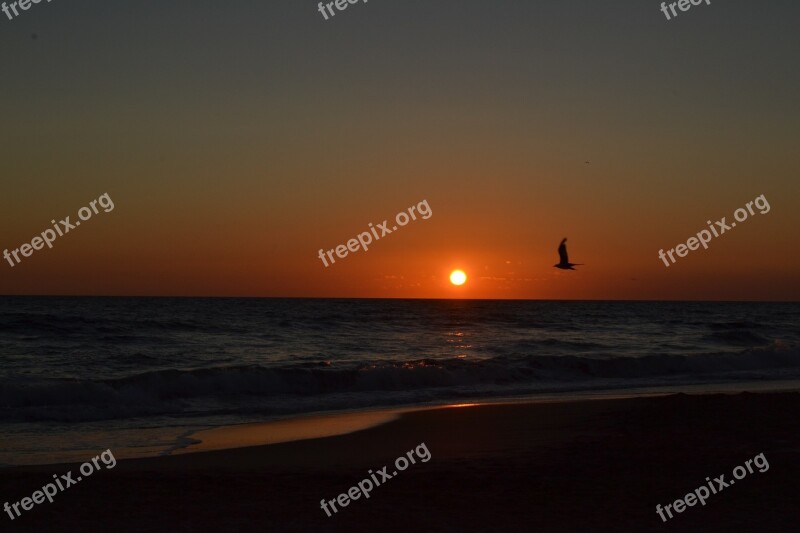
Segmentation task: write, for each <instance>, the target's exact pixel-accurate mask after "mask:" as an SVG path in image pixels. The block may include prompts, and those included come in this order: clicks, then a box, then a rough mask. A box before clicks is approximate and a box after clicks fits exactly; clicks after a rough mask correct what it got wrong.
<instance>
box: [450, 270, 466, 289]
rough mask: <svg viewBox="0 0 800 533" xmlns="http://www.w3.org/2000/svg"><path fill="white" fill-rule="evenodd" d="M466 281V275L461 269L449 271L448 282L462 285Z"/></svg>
mask: <svg viewBox="0 0 800 533" xmlns="http://www.w3.org/2000/svg"><path fill="white" fill-rule="evenodd" d="M466 281H467V275H466V274H465V273H464V271H463V270H453V271H452V272H450V283H452V284H453V285H463V284H464V283H465V282H466Z"/></svg>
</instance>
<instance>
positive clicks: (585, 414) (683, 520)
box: [0, 393, 800, 531]
mask: <svg viewBox="0 0 800 533" xmlns="http://www.w3.org/2000/svg"><path fill="white" fill-rule="evenodd" d="M798 408H800V394H797V393H763V394H752V393H740V394H713V395H686V394H677V395H665V396H657V397H647V398H627V399H613V400H591V401H574V402H549V403H515V404H497V405H491V404H489V405H467V406H461V407H446V408H439V409H426V410H421V411H411V412H406V413H403V414H402V415H400V416H399V417H397V418H396V419H394V420H392V421H388V422H386V423H383V424H381V425H378V426H376V427H372V428H369V429H365V430H362V431H356V432H354V433H349V434H345V435H337V436H331V437H326V438H319V439H311V440H301V441H294V442H286V443H280V444H273V445H268V446H254V447H246V448H238V449H229V450H220V451H211V452H202V453H189V454H183V455H175V456H170V457H159V458H150V459H135V460H128V461H120V462H119V464H117V466H116V467H115V468H114V469H112V470H107V471H103V472H100V473H97V474H95V475H94V476H93V477H92V478H91V480H85V481H83V482H81V483H80V484H77V485H75V486H73V487H71V488H69V490H67V491H65V492H63V493H61V494H59V495H58V497H57V499H56V500H55V502H54V503H52V504H50V503H46V502H45V503H44V504H43V505H37V506H35V507H34V509H33V510H31V511H28V512H26V513H24V515H23V516H22V517H20V518H17V519H15V520H14V522H13V524H12V523H11V522H10V521H9V522H6V526H7V527H8V526H11V529H10V530H12V531H42V530H48V531H74V530H110V531H255V530H264V529H267V530H275V531H308V530H315V531H320V530H321V531H345V530H347V531H375V530H389V531H408V530H420V531H520V530H526V531H527V530H537V531H598V530H600V531H602V530H608V531H611V530H614V531H662V530H665V529H666V528H670V529H674V530H677V531H710V530H738V531H752V530H755V529H758V530H759V531H792V530H793V526H796V523H797V516H798V515H797V509H798V503H800V501H799V500H800V498H799V497H798V492H797V489H796V485H795V483H796V479H797V476H798V474H800V443H799V442H798V437H799V436H800V421H799V420H798V417H797V414H796V413H797V410H798ZM420 443H425V445H426V446H427V449H428V450H430V456H431V457H430V460H429V461H427V462H424V463H423V462H420V461H417V462H416V464H412V465H410V466H408V467H407V469H406V470H404V471H402V472H398V473H397V474H396V476H394V477H392V479H390V480H388V481H384V483H383V484H381V485H380V486H378V487H375V488H374V489H373V490H372V492H371V494H370V497H369V498H368V499H365V498H363V497H362V498H360V499H358V500H356V501H350V503H349V505H348V506H347V507H346V508H343V509H339V510H338V512H336V513H334V514H333V515H332V516H331V517H328V516H327V515H326V513H325V512H324V511H323V510H322V509H321V507H320V500H321V499H323V498H324V499H326V500H331V499H334V498H336V497H337V495H339V494H341V493H343V492H345V491H347V489H348V488H350V487H352V486H354V485H356V484H357V483H358V482H359V481H361V480H362V479H364V478H366V477H368V470H374V471H377V470H378V469H380V468H382V467H383V466H384V465H389V466H390V468H389V471H390V472H391V471H392V470H393V467H392V465H393V461H394V460H395V458H396V457H398V456H401V455H404V454H405V453H406V451H408V450H413V449H414V448H415V447H417V446H418V445H420ZM761 453H763V454H764V456H765V457H766V459H767V460H768V462H769V468H768V469H767V470H766V471H765V472H763V473H762V472H760V471H758V470H756V471H755V472H754V473H751V474H748V475H747V476H746V477H745V478H744V479H742V480H740V481H739V483H738V484H736V485H735V486H730V487H729V488H726V489H724V490H722V491H720V492H719V493H717V494H714V495H713V496H711V497H710V498H709V499H708V501H706V502H705V505H704V506H700V505H695V506H694V507H689V508H687V509H685V510H684V511H683V512H682V513H681V514H677V513H676V514H675V517H674V518H672V519H670V520H668V521H667V522H666V523H664V522H663V521H662V519H660V518H659V515H658V514H657V513H656V505H657V504H661V505H666V504H668V503H671V502H672V501H674V500H676V499H678V498H682V497H684V495H686V494H687V493H690V492H692V491H694V490H695V488H696V487H698V486H700V485H702V484H705V483H706V481H705V478H706V477H709V478H716V477H717V476H719V475H720V474H723V473H725V474H726V479H730V478H731V477H732V476H731V473H730V472H731V471H732V469H734V468H735V467H736V466H737V465H741V464H744V463H745V461H746V460H748V459H750V458H752V457H754V456H756V455H757V454H761ZM70 468H72V469H73V470H74V469H75V466H74V465H72V466H70V465H47V466H35V467H18V468H12V469H6V470H4V471H3V475H2V479H1V480H0V494H2V497H3V498H4V501H5V500H17V499H19V498H22V497H23V496H26V495H30V494H31V493H32V492H33V491H35V490H37V489H38V488H40V487H41V486H42V485H43V484H44V483H46V482H47V481H48V480H49V478H51V476H52V475H53V474H55V473H61V472H65V471H67V470H68V469H70ZM5 520H9V519H8V517H7V516H6V518H5Z"/></svg>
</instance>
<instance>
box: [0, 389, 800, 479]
mask: <svg viewBox="0 0 800 533" xmlns="http://www.w3.org/2000/svg"><path fill="white" fill-rule="evenodd" d="M743 392H744V393H747V392H749V393H783V392H800V381H798V380H781V381H751V382H733V383H731V382H723V383H713V384H708V383H704V384H688V385H663V386H651V387H639V386H635V387H632V388H630V389H619V388H613V389H611V388H610V389H591V390H578V391H574V390H571V391H565V392H546V393H541V394H536V395H530V394H525V395H519V396H497V397H490V398H486V397H483V398H482V397H465V398H462V399H460V400H458V401H444V400H442V401H435V402H430V403H422V404H420V403H417V404H401V405H397V406H377V407H364V408H354V409H342V410H326V411H316V412H309V413H299V414H292V415H287V416H284V417H280V418H276V419H272V420H269V419H268V420H263V421H250V422H243V423H230V424H221V425H214V426H206V425H199V427H198V428H196V429H191V430H189V431H186V432H183V433H180V434H179V435H177V436H176V437H175V438H176V439H177V440H176V441H175V442H173V443H171V444H162V445H161V446H159V447H156V446H153V447H148V448H142V447H140V446H136V447H130V446H128V447H126V446H122V447H120V446H117V447H115V448H114V449H116V450H120V452H118V453H117V454H115V455H117V456H118V459H119V460H120V461H130V460H138V459H152V458H156V457H171V456H176V455H186V454H196V453H207V452H209V451H217V450H225V449H239V448H246V447H251V446H264V445H270V444H278V443H285V442H296V441H302V440H308V439H318V438H324V437H328V436H336V435H345V434H349V433H353V432H358V431H364V430H368V429H370V428H372V427H375V426H378V425H381V424H384V423H387V422H390V421H392V420H394V419H396V418H398V417H401V416H403V415H405V414H407V413H412V412H417V411H427V410H436V409H446V408H449V407H452V406H454V405H459V406H460V405H475V406H486V405H508V404H548V403H570V402H583V401H603V400H615V399H620V400H621V399H636V398H651V397H658V396H668V395H674V394H689V395H694V396H704V395H714V394H739V393H743ZM132 431H135V430H132ZM145 431H158V429H154V428H148V429H146V430H145ZM107 447H108V446H102V448H103V449H106V448H107ZM143 450H147V451H143ZM94 451H95V449H94V448H87V449H84V450H67V451H61V452H58V454H57V455H60V456H62V457H70V458H72V457H75V460H74V461H72V460H71V459H62V458H59V459H58V460H46V459H45V460H42V461H38V462H31V463H27V464H4V465H0V472H3V471H7V470H8V469H13V468H24V467H35V466H56V465H69V464H78V463H80V462H82V459H80V458H81V457H83V456H85V455H88V454H90V453H94ZM99 451H102V450H99Z"/></svg>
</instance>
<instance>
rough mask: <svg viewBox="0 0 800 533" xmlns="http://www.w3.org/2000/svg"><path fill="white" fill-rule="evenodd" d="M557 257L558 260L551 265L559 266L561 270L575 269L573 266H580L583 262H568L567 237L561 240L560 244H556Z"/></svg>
mask: <svg viewBox="0 0 800 533" xmlns="http://www.w3.org/2000/svg"><path fill="white" fill-rule="evenodd" d="M558 258H559V259H560V261H559V262H558V263H556V264H555V265H553V266H554V267H556V268H560V269H561V270H575V269H574V268H572V267H574V266H580V265H582V264H583V263H570V262H569V256H567V238H566V237H564V239H563V240H562V241H561V244H560V245H559V246H558Z"/></svg>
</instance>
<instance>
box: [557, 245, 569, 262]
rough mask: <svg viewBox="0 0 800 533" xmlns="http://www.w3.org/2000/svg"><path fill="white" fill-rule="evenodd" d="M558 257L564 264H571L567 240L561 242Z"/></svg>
mask: <svg viewBox="0 0 800 533" xmlns="http://www.w3.org/2000/svg"><path fill="white" fill-rule="evenodd" d="M558 257H559V258H560V259H561V263H562V264H566V263H569V257H568V256H567V239H564V240H563V241H561V245H560V246H559V247H558Z"/></svg>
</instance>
